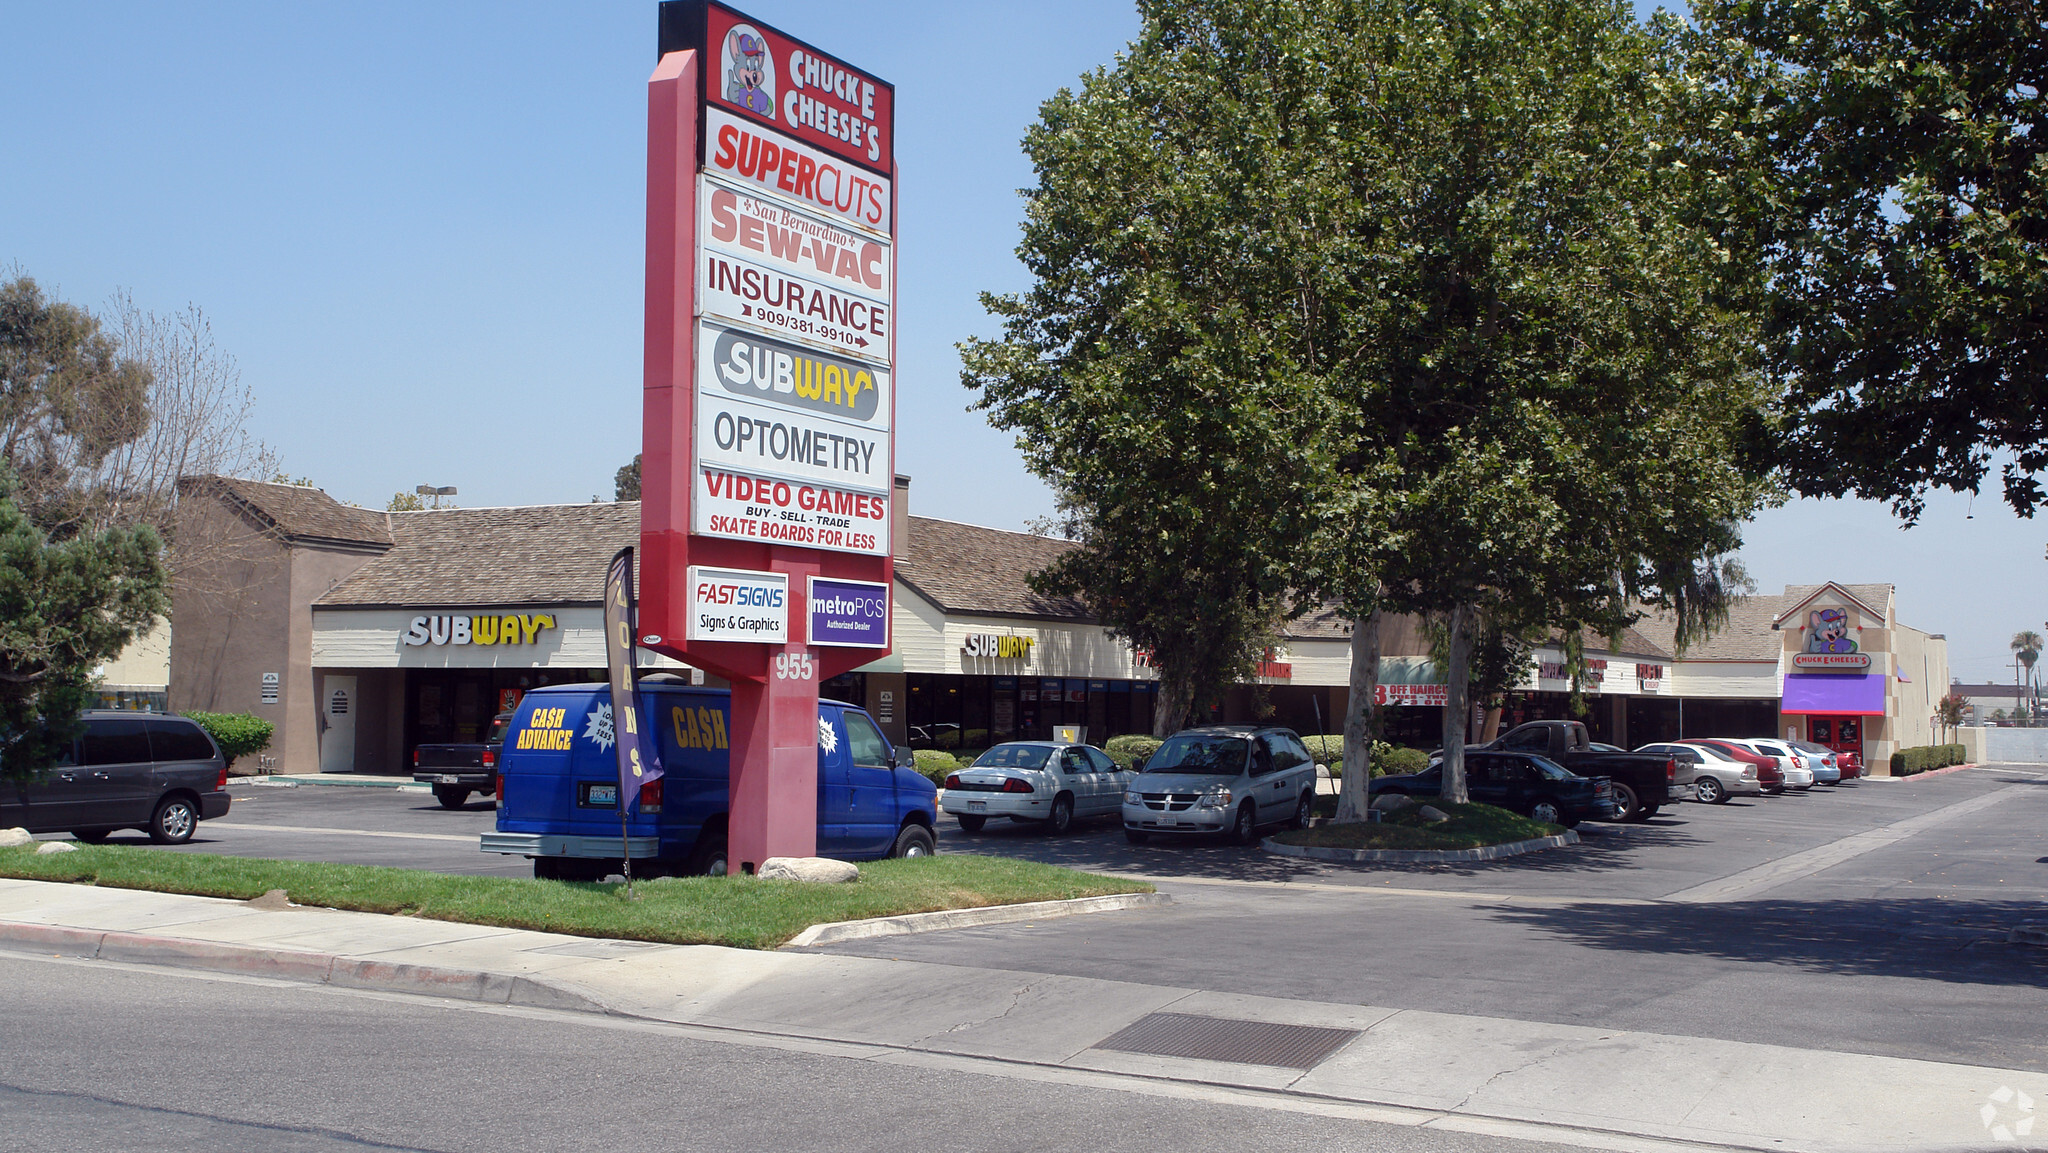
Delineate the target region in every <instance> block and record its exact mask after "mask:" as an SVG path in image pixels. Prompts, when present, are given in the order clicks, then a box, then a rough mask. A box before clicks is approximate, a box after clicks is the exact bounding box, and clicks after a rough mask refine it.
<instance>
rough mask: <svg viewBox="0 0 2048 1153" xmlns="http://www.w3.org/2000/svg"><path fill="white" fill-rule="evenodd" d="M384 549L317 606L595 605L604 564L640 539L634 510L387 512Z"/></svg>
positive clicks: (620, 506) (553, 507) (555, 507)
mask: <svg viewBox="0 0 2048 1153" xmlns="http://www.w3.org/2000/svg"><path fill="white" fill-rule="evenodd" d="M391 536H392V540H393V545H392V548H391V551H389V552H387V553H385V554H384V555H383V556H380V557H378V558H377V559H375V560H373V561H371V562H370V563H368V564H366V565H364V566H363V567H362V568H360V569H357V570H356V571H355V573H354V574H352V575H351V576H349V577H348V578H347V579H346V580H344V581H342V582H341V583H340V584H337V585H335V586H334V587H333V588H331V589H329V590H328V591H327V593H326V595H324V596H322V597H321V598H320V599H318V600H316V601H314V602H313V603H314V604H316V605H319V606H322V607H325V608H340V607H347V608H370V607H393V606H403V607H419V608H431V607H435V606H441V605H449V606H455V605H570V604H592V605H594V604H601V603H603V600H604V573H605V565H606V564H607V563H608V562H609V561H610V560H611V558H612V554H614V553H616V552H618V551H619V550H620V549H622V548H624V547H625V546H627V545H630V544H638V543H639V541H640V502H638V501H618V502H616V503H608V504H545V505H529V506H525V507H521V508H450V509H433V510H428V511H426V512H399V513H392V514H391Z"/></svg>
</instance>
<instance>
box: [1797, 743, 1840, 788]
mask: <svg viewBox="0 0 2048 1153" xmlns="http://www.w3.org/2000/svg"><path fill="white" fill-rule="evenodd" d="M1785 743H1786V744H1788V745H1790V746H1792V748H1793V749H1795V750H1797V751H1798V753H1799V755H1800V756H1803V757H1805V758H1806V763H1807V765H1808V766H1809V767H1811V768H1812V769H1813V779H1814V780H1816V781H1819V782H1820V783H1821V784H1823V785H1839V784H1841V783H1842V766H1841V764H1840V762H1839V761H1838V759H1837V757H1836V754H1835V750H1833V749H1831V748H1828V747H1827V746H1826V745H1816V744H1814V743H1812V742H1811V741H1786V742H1785Z"/></svg>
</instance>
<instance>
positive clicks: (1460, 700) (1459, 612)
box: [1443, 605, 1472, 805]
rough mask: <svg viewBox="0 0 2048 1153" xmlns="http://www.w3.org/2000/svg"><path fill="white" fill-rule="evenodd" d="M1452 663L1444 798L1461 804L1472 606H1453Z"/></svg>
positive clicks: (1447, 702)
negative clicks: (1470, 607)
mask: <svg viewBox="0 0 2048 1153" xmlns="http://www.w3.org/2000/svg"><path fill="white" fill-rule="evenodd" d="M1450 659H1451V667H1450V668H1448V669H1445V670H1444V677H1445V679H1446V680H1448V681H1449V682H1450V684H1449V685H1447V686H1445V687H1446V689H1447V690H1448V691H1447V692H1446V694H1445V699H1444V785H1443V799H1444V800H1446V801H1448V802H1450V803H1451V804H1454V805H1462V804H1464V803H1465V802H1466V801H1467V800H1468V799H1469V798H1468V797H1467V796H1466V794H1465V733H1466V732H1467V731H1468V730H1470V729H1471V727H1472V610H1471V609H1469V608H1467V607H1466V606H1464V605H1459V606H1458V607H1456V608H1454V609H1452V610H1451V658H1450Z"/></svg>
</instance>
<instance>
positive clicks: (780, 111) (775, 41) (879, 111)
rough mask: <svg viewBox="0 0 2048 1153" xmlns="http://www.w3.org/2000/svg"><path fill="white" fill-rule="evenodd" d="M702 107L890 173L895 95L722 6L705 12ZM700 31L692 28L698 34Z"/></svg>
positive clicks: (834, 60) (870, 78)
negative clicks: (746, 120) (743, 119)
mask: <svg viewBox="0 0 2048 1153" xmlns="http://www.w3.org/2000/svg"><path fill="white" fill-rule="evenodd" d="M703 11H704V14H703V17H702V24H701V25H699V27H701V28H702V29H703V32H702V36H703V42H702V43H700V44H693V45H692V47H696V48H700V49H702V50H703V52H704V60H705V68H704V103H705V104H706V105H707V106H709V107H711V108H716V109H724V110H729V111H731V112H734V113H737V114H738V115H739V116H741V117H744V118H746V119H748V120H752V121H754V122H756V123H759V124H763V125H767V126H769V127H772V128H773V129H774V130H775V131H777V132H782V133H787V134H789V135H791V136H794V137H796V138H797V139H798V140H801V141H803V142H804V143H806V144H809V145H811V146H813V147H815V148H817V149H819V150H821V151H824V152H828V153H830V154H831V155H832V156H834V157H835V158H837V159H839V160H845V161H851V162H853V163H854V164H857V165H860V166H861V167H864V168H871V169H873V170H874V171H876V172H880V173H883V174H885V175H886V174H887V173H889V172H890V171H892V170H893V169H894V167H895V161H896V127H895V122H896V89H895V87H894V86H893V85H891V84H888V83H887V82H885V81H881V80H877V79H875V78H874V77H873V76H870V75H868V74H867V73H865V72H861V71H859V70H857V69H854V68H849V67H847V66H846V65H845V64H844V63H842V62H841V61H840V60H839V59H838V58H836V57H833V56H828V55H826V54H825V53H823V52H820V51H818V50H817V49H816V48H813V47H811V46H810V45H808V44H806V43H804V42H803V41H801V40H794V39H791V38H790V37H788V36H785V35H783V34H782V33H781V32H778V31H776V30H775V29H773V28H770V27H769V26H767V25H766V24H763V23H761V22H760V21H758V20H755V19H753V18H752V17H750V16H745V15H742V14H741V13H738V12H735V11H733V10H732V9H730V8H727V7H726V6H724V5H723V4H706V5H704V9H703ZM693 30H694V29H693Z"/></svg>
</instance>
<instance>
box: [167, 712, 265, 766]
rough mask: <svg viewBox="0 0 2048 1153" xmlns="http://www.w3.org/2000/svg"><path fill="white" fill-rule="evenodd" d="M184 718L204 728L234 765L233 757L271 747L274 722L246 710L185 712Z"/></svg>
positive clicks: (222, 753)
mask: <svg viewBox="0 0 2048 1153" xmlns="http://www.w3.org/2000/svg"><path fill="white" fill-rule="evenodd" d="M184 717H185V719H186V720H188V721H191V722H192V723H194V724H196V725H198V726H199V727H200V728H202V729H205V730H206V735H207V736H210V737H212V738H213V743H214V744H216V745H219V746H220V752H221V755H222V756H224V757H226V758H227V760H228V765H229V767H233V765H234V763H235V758H237V757H246V756H248V755H249V754H251V753H260V752H262V751H263V750H265V749H267V748H269V747H270V738H271V737H272V736H273V735H274V734H275V733H276V732H277V726H276V725H273V724H271V723H270V722H269V721H266V720H264V719H263V718H262V717H257V716H251V715H249V714H248V713H185V714H184Z"/></svg>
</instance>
